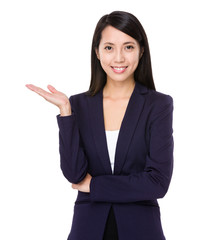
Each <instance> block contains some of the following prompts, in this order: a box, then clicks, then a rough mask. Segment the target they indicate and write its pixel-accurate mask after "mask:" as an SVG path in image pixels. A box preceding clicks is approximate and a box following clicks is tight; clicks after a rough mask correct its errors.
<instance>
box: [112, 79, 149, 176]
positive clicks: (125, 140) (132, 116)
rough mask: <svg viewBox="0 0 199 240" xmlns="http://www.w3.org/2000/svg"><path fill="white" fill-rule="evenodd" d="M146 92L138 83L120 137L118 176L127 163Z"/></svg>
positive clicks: (115, 169) (116, 154) (116, 157)
mask: <svg viewBox="0 0 199 240" xmlns="http://www.w3.org/2000/svg"><path fill="white" fill-rule="evenodd" d="M146 91H147V88H146V87H144V86H143V85H141V84H139V83H137V82H136V85H135V89H134V91H133V93H132V95H131V97H130V99H129V103H128V105H127V109H126V112H125V115H124V118H123V121H122V125H121V128H120V132H119V136H118V141H117V146H116V153H115V165H114V174H116V175H118V174H120V172H121V170H122V167H123V165H124V163H125V159H126V155H127V152H128V148H129V146H130V142H131V140H132V138H133V135H134V132H135V129H136V126H137V124H138V121H139V117H140V115H141V113H142V110H143V107H144V102H145V97H143V95H142V94H143V93H146Z"/></svg>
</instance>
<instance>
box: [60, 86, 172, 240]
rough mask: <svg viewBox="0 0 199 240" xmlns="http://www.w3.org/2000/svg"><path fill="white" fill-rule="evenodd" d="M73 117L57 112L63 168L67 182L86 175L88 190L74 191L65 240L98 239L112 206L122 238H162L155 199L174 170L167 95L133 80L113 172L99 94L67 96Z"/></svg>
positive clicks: (157, 239) (165, 186)
mask: <svg viewBox="0 0 199 240" xmlns="http://www.w3.org/2000/svg"><path fill="white" fill-rule="evenodd" d="M70 102H71V106H72V115H71V116H66V117H60V116H57V120H58V126H59V143H60V157H61V169H62V172H63V174H64V176H65V177H66V178H67V180H68V181H69V182H71V183H78V182H80V181H81V180H83V179H84V177H85V176H86V174H87V173H90V174H91V176H92V180H91V184H90V193H83V192H78V195H77V199H76V202H75V206H74V215H73V221H72V227H71V231H70V234H69V236H68V239H69V240H102V239H103V233H104V229H105V225H106V220H107V216H108V213H109V210H110V207H111V206H112V207H113V210H114V213H115V218H116V222H117V227H118V235H119V239H120V240H165V237H164V233H163V229H162V225H161V218H160V210H159V205H158V202H157V199H158V198H162V197H164V196H165V194H166V192H167V190H168V187H169V184H170V180H171V176H172V170H173V137H172V133H173V130H172V114H173V100H172V98H171V97H170V96H169V95H165V94H162V93H159V92H157V91H154V90H150V89H147V88H146V87H145V86H143V85H141V84H140V83H138V82H136V85H135V89H134V91H133V93H132V95H131V97H130V100H129V103H128V105H127V109H126V112H125V115H124V118H123V121H122V124H121V128H120V131H119V135H118V141H117V146H116V154H115V166H114V174H112V170H111V165H110V159H109V154H108V148H107V142H106V135H105V126H104V118H103V92H102V90H101V91H100V92H98V93H97V94H96V95H95V96H93V97H91V96H88V95H86V94H85V93H80V94H77V95H73V96H71V97H70Z"/></svg>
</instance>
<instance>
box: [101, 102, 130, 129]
mask: <svg viewBox="0 0 199 240" xmlns="http://www.w3.org/2000/svg"><path fill="white" fill-rule="evenodd" d="M128 102H129V99H128V98H126V99H121V100H111V99H107V98H104V99H103V116H104V125H105V129H106V130H111V131H112V130H118V129H120V127H121V124H122V120H123V118H124V115H125V112H126V108H127V105H128Z"/></svg>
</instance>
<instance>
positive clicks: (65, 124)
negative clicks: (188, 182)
mask: <svg viewBox="0 0 199 240" xmlns="http://www.w3.org/2000/svg"><path fill="white" fill-rule="evenodd" d="M26 87H27V88H28V89H30V90H31V91H33V92H35V93H37V94H38V95H40V96H41V97H43V98H44V99H45V100H46V101H48V102H50V103H52V104H54V105H55V106H57V107H58V108H59V110H60V115H59V116H58V117H57V119H58V125H59V129H60V132H59V136H60V137H59V139H60V156H61V169H62V171H63V174H64V176H65V177H66V178H67V179H68V181H70V182H73V183H78V182H80V181H81V180H82V179H83V178H84V177H85V176H86V173H87V160H86V158H85V156H84V152H83V149H82V147H81V141H80V137H79V130H78V126H77V123H76V120H75V114H74V112H73V113H72V110H71V104H70V101H72V99H71V98H70V99H68V97H67V96H66V95H65V94H64V93H62V92H59V91H57V90H56V89H55V88H54V87H53V86H51V85H48V90H49V91H50V92H47V91H45V90H43V89H42V88H39V87H37V86H34V85H32V84H27V85H26Z"/></svg>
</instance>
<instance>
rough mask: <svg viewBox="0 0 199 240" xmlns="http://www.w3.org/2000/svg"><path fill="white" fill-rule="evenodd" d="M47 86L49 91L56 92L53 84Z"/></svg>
mask: <svg viewBox="0 0 199 240" xmlns="http://www.w3.org/2000/svg"><path fill="white" fill-rule="evenodd" d="M47 88H48V89H49V91H51V92H52V93H56V92H58V91H57V90H56V89H55V88H54V87H53V86H51V85H48V86H47Z"/></svg>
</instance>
